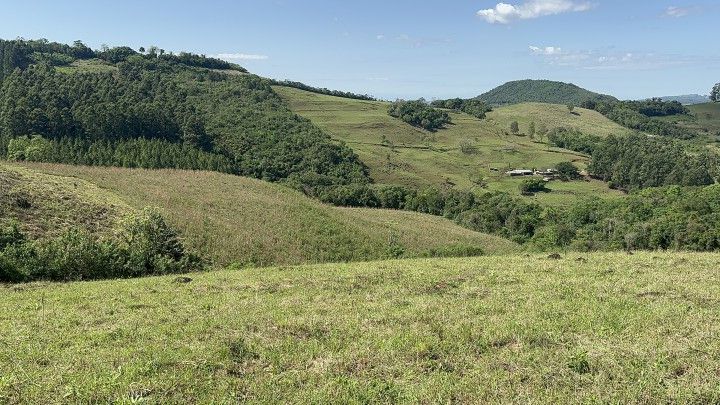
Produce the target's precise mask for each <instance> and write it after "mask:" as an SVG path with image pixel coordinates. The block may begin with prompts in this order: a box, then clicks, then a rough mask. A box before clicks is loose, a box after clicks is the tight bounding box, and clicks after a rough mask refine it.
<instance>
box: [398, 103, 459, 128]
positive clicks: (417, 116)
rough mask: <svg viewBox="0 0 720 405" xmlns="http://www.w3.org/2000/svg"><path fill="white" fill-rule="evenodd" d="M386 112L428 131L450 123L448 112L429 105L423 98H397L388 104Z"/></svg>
mask: <svg viewBox="0 0 720 405" xmlns="http://www.w3.org/2000/svg"><path fill="white" fill-rule="evenodd" d="M388 114H390V116H391V117H395V118H400V119H401V120H403V121H405V122H407V123H408V124H410V125H413V126H416V127H420V128H423V129H426V130H428V131H436V130H438V129H440V128H442V127H444V126H445V124H449V123H450V115H448V113H446V112H444V111H439V110H437V109H435V108H433V107H431V106H430V105H428V104H427V103H426V102H425V100H414V101H404V100H398V101H396V102H394V103H392V104H391V105H390V108H388Z"/></svg>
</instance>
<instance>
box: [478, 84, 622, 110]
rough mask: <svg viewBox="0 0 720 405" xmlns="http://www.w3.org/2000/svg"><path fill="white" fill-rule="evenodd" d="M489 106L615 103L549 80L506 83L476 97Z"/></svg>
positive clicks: (579, 88)
mask: <svg viewBox="0 0 720 405" xmlns="http://www.w3.org/2000/svg"><path fill="white" fill-rule="evenodd" d="M477 98H478V99H479V100H482V101H484V102H486V103H488V104H491V105H504V104H517V103H526V102H539V103H552V104H572V105H580V103H582V102H583V101H587V100H590V99H592V100H598V101H600V100H604V101H617V99H616V98H615V97H612V96H608V95H605V94H598V93H594V92H592V91H590V90H585V89H583V88H582V87H578V86H576V85H574V84H572V83H563V82H554V81H551V80H517V81H512V82H507V83H505V84H503V85H501V86H499V87H496V88H494V89H492V90H490V91H488V92H487V93H484V94H481V95H479V96H478V97H477Z"/></svg>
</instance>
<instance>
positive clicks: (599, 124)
mask: <svg viewBox="0 0 720 405" xmlns="http://www.w3.org/2000/svg"><path fill="white" fill-rule="evenodd" d="M274 90H275V91H276V92H277V93H278V94H280V95H281V96H282V97H283V98H284V99H285V100H286V101H287V102H288V104H289V105H290V108H291V109H292V110H293V111H295V112H296V113H298V114H300V115H302V116H304V117H306V118H309V119H310V120H312V122H313V123H314V124H316V125H317V126H318V127H320V128H322V129H323V130H324V131H326V132H327V133H328V134H330V135H331V136H332V137H333V139H335V140H337V141H342V142H345V143H347V145H348V146H350V147H352V148H353V150H355V152H356V153H357V154H358V155H359V156H360V158H361V160H362V161H363V162H365V164H366V165H368V166H369V168H370V175H371V177H372V178H373V179H374V180H375V181H377V182H378V183H387V184H401V185H408V186H413V187H417V186H429V185H436V186H447V185H450V186H453V185H454V186H458V187H460V188H464V189H470V188H473V187H477V186H476V181H477V179H480V178H485V179H486V180H487V182H488V189H490V190H501V191H508V192H511V193H515V194H518V195H519V190H518V185H519V183H520V182H521V181H522V179H518V178H509V177H507V176H505V175H504V174H503V173H504V172H505V171H506V170H508V169H509V168H527V169H531V168H549V167H552V166H554V165H555V164H557V163H559V162H563V161H570V162H574V163H575V164H576V165H577V166H578V167H580V168H581V169H582V168H584V167H585V166H586V164H587V162H588V156H586V155H583V154H579V153H576V152H573V151H569V150H565V149H560V148H555V147H551V146H550V145H548V144H547V143H542V142H539V141H538V140H532V139H530V138H529V137H527V136H516V135H511V134H509V128H510V122H512V121H513V120H517V121H518V122H519V123H520V129H521V132H523V133H525V132H527V127H528V125H529V123H530V121H531V120H534V121H535V122H536V124H537V125H539V124H540V123H541V122H542V123H545V125H546V126H547V127H548V128H550V129H552V128H555V127H559V126H569V127H577V128H579V129H581V130H582V131H584V132H587V133H593V134H597V135H600V136H606V135H608V134H618V135H622V134H626V133H628V130H627V129H625V128H623V127H621V126H619V125H617V124H615V123H613V122H612V121H610V120H608V119H606V118H605V117H603V116H602V115H600V114H598V113H597V112H594V111H590V110H584V109H580V108H577V109H575V114H571V113H570V112H569V111H568V109H567V107H566V106H560V105H553V104H540V103H527V104H520V105H513V106H506V107H500V108H497V109H496V110H495V111H493V112H491V113H490V114H489V115H488V118H487V119H485V120H478V119H476V118H474V117H471V116H469V115H467V114H459V113H454V112H450V115H451V117H452V122H453V124H452V125H449V126H448V127H447V128H446V129H442V130H439V131H437V132H428V131H424V130H421V129H418V128H415V127H413V126H411V125H408V124H406V123H404V122H402V121H401V120H399V119H395V118H393V117H390V116H389V115H388V114H387V108H388V103H385V102H373V101H361V100H352V99H346V98H339V97H332V96H326V95H321V94H316V93H310V92H307V91H302V90H298V89H294V88H289V87H280V86H276V87H274ZM383 137H384V138H383ZM384 140H387V142H385V143H383V141H384ZM462 145H466V146H467V145H469V146H471V147H472V148H474V149H475V152H474V153H463V151H462V150H461V146H462ZM493 169H496V170H493ZM549 188H550V189H557V190H558V191H559V192H558V193H552V192H551V193H541V194H537V195H536V196H534V197H529V198H534V199H536V200H538V201H540V202H543V203H549V204H569V203H571V202H572V201H574V200H575V199H577V198H583V197H588V196H592V197H617V196H620V195H621V194H620V193H618V192H616V191H614V190H611V189H609V188H608V187H607V185H606V184H604V183H602V182H599V181H576V182H572V183H569V184H555V183H551V184H550V186H549Z"/></svg>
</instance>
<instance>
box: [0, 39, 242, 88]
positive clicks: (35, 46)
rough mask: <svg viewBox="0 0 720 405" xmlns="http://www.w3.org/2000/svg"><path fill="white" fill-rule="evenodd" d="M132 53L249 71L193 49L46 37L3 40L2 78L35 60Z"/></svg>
mask: <svg viewBox="0 0 720 405" xmlns="http://www.w3.org/2000/svg"><path fill="white" fill-rule="evenodd" d="M131 56H140V57H143V58H147V59H161V60H163V61H165V62H167V63H171V64H180V65H185V66H192V67H201V68H207V69H226V70H237V71H241V72H247V70H245V69H244V68H242V67H241V66H238V65H236V64H234V63H229V62H226V61H224V60H221V59H217V58H211V57H207V56H205V55H197V54H194V53H189V52H180V53H179V54H174V53H172V52H171V53H166V52H165V51H164V50H162V49H159V48H157V47H154V46H151V47H149V48H148V49H147V50H146V49H145V48H140V49H139V50H138V51H135V50H134V49H132V48H130V47H127V46H118V47H114V48H109V47H104V48H103V49H102V50H93V49H91V48H89V47H88V46H87V45H85V44H84V43H83V42H82V41H75V42H74V43H73V44H72V45H66V44H60V43H57V42H49V41H47V40H45V39H39V40H25V39H16V40H10V41H7V40H2V39H0V81H2V79H3V78H4V77H5V76H7V75H8V74H10V73H12V71H13V70H15V69H16V68H19V69H25V68H27V67H28V66H29V65H31V64H33V63H46V64H49V65H51V66H63V65H69V64H71V63H72V62H73V61H75V60H88V59H101V60H104V61H106V62H109V63H112V64H116V63H120V62H124V61H126V60H127V59H128V58H130V57H131Z"/></svg>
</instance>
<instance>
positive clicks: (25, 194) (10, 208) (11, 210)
mask: <svg viewBox="0 0 720 405" xmlns="http://www.w3.org/2000/svg"><path fill="white" fill-rule="evenodd" d="M132 211H133V209H132V208H131V207H130V206H129V205H127V204H126V203H124V202H123V201H122V200H121V199H119V198H118V197H117V196H115V195H113V194H112V193H110V192H107V191H104V190H101V189H99V188H98V187H97V186H95V185H93V184H91V183H89V182H87V181H83V180H80V179H71V178H67V177H60V176H53V175H49V174H41V173H38V172H35V171H32V170H28V169H26V168H22V167H18V166H17V165H11V164H7V163H4V162H2V161H0V220H2V219H11V220H15V221H17V222H18V223H19V225H20V227H21V229H22V230H23V231H24V232H27V233H28V234H30V235H31V236H33V237H44V236H52V235H57V234H58V233H60V232H62V231H63V230H65V229H67V228H68V227H69V226H78V227H81V228H83V229H86V230H88V231H90V232H95V233H108V232H112V230H113V229H114V228H116V227H117V225H119V224H120V222H121V221H122V220H123V218H124V217H125V216H126V214H129V213H131V212H132Z"/></svg>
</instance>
